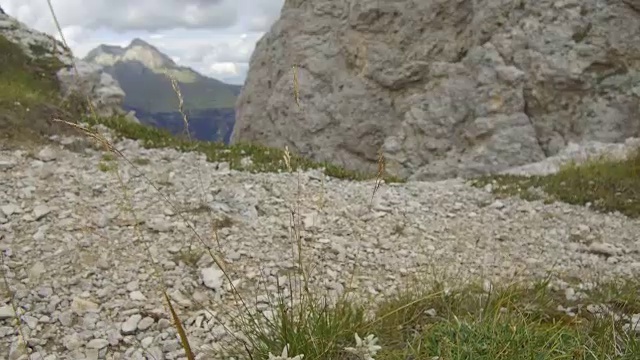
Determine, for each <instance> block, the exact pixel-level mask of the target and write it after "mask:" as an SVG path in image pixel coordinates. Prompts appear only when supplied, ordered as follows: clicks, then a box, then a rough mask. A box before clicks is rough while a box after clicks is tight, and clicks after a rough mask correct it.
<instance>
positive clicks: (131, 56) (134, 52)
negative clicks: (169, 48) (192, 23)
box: [84, 38, 178, 72]
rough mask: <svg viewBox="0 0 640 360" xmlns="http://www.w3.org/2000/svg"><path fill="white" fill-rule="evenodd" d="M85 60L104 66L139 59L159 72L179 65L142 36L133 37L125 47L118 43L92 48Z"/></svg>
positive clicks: (138, 60)
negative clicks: (141, 37)
mask: <svg viewBox="0 0 640 360" xmlns="http://www.w3.org/2000/svg"><path fill="white" fill-rule="evenodd" d="M84 60H86V61H90V62H94V63H97V64H100V65H102V66H112V65H114V64H115V63H117V62H129V61H137V62H140V63H142V64H143V65H144V66H145V67H147V68H149V69H151V70H154V71H158V72H164V71H166V70H167V69H175V68H177V67H178V65H176V63H175V62H174V61H173V60H172V59H171V58H170V57H169V56H167V55H165V54H164V53H163V52H161V51H160V50H158V48H156V47H155V46H153V45H151V44H149V43H148V42H146V41H144V40H142V39H140V38H135V39H133V40H132V41H131V43H129V45H127V47H125V48H123V47H121V46H117V45H104V44H103V45H99V46H98V47H96V48H95V49H93V50H91V51H90V52H89V53H88V54H87V56H86V57H85V58H84Z"/></svg>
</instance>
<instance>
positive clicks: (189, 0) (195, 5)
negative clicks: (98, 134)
mask: <svg viewBox="0 0 640 360" xmlns="http://www.w3.org/2000/svg"><path fill="white" fill-rule="evenodd" d="M46 1H47V0H5V1H3V2H2V7H3V9H4V10H5V11H6V12H7V13H8V14H9V15H11V16H13V17H15V18H17V19H18V20H20V21H22V22H24V23H25V24H27V25H29V26H31V27H33V28H35V29H37V30H40V31H44V32H47V33H49V34H52V35H54V36H56V37H57V38H59V35H58V31H57V29H56V26H55V23H54V20H53V17H52V16H51V13H50V10H49V7H48V6H47V5H46ZM51 1H52V6H53V8H54V10H55V12H56V16H57V18H58V20H59V22H60V27H61V28H62V33H63V35H64V37H65V40H66V41H67V43H68V44H69V46H70V47H71V49H72V50H73V51H74V53H75V55H76V56H78V57H83V56H85V55H86V53H87V52H88V51H90V50H91V49H93V48H94V47H96V46H98V45H100V44H109V45H120V46H126V45H127V44H128V43H129V42H130V41H131V40H132V39H133V38H136V37H139V38H141V39H143V40H145V41H147V42H149V43H150V44H152V45H154V46H156V47H157V48H158V49H159V50H160V51H162V52H165V53H166V54H167V55H169V56H170V57H171V58H173V59H174V60H175V61H176V62H177V63H179V64H180V65H183V66H189V67H192V68H194V69H195V70H197V71H199V72H202V73H203V74H205V75H208V76H213V77H216V78H218V79H220V80H222V81H230V82H233V83H237V84H240V83H242V82H243V81H244V78H245V77H246V71H247V69H248V62H249V58H250V56H251V53H252V52H253V49H254V46H255V43H256V41H257V40H258V39H259V38H260V37H261V36H262V34H264V32H265V31H267V30H268V29H269V27H270V26H271V24H272V23H273V22H274V21H275V20H276V19H277V17H278V15H279V13H280V8H281V7H282V4H283V2H284V0H91V1H85V0H51Z"/></svg>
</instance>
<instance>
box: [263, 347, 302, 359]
mask: <svg viewBox="0 0 640 360" xmlns="http://www.w3.org/2000/svg"><path fill="white" fill-rule="evenodd" d="M303 357H304V354H300V355H296V356H294V357H292V358H290V357H289V344H287V345H285V346H284V349H282V354H281V355H280V356H275V355H273V354H272V353H269V360H302V358H303Z"/></svg>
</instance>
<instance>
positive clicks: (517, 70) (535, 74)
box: [232, 0, 640, 179]
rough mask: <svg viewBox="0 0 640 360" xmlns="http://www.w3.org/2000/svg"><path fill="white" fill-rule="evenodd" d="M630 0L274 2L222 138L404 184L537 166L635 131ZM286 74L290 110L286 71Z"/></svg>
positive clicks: (637, 110)
mask: <svg viewBox="0 0 640 360" xmlns="http://www.w3.org/2000/svg"><path fill="white" fill-rule="evenodd" d="M637 3H638V2H637V1H630V0H627V1H622V0H620V1H609V2H602V1H598V0H584V1H578V0H556V1H551V0H535V1H534V0H520V1H506V0H481V1H471V0H455V1H424V0H395V1H373V0H361V1H353V0H331V1H328V0H326V1H313V2H311V1H299V0H298V1H294V0H291V1H286V2H285V5H284V7H283V10H282V13H281V16H280V19H279V20H278V21H277V22H276V23H275V24H274V25H273V26H272V28H271V30H270V31H269V32H268V33H267V34H266V35H265V36H264V37H263V38H262V39H261V40H260V41H259V42H258V44H257V46H256V50H255V52H254V54H253V56H252V58H251V63H250V70H249V74H248V77H247V81H246V84H245V86H244V89H243V91H242V93H241V96H240V98H239V99H238V103H237V107H238V108H237V113H236V127H235V129H234V134H233V137H232V141H235V142H238V141H252V142H258V143H262V144H265V145H270V146H278V147H282V146H284V145H288V146H289V148H290V149H292V150H294V151H296V152H298V153H301V154H303V155H307V156H311V157H313V158H315V159H316V160H327V161H331V162H334V163H337V164H341V165H345V166H347V167H350V168H355V169H360V170H368V171H372V170H374V169H375V165H374V163H375V161H376V157H377V152H378V150H379V149H380V148H382V150H383V153H384V155H385V157H386V158H387V164H388V166H387V169H388V171H390V172H392V173H394V174H398V175H401V176H406V177H409V178H411V179H433V178H446V177H454V176H471V175H477V174H485V173H490V172H499V171H503V170H505V169H509V168H513V167H517V166H522V165H526V164H529V163H534V162H539V161H542V160H544V159H545V158H546V157H549V156H553V155H555V154H557V153H558V152H559V151H561V150H562V149H563V148H565V147H566V146H567V144H569V143H576V144H581V143H584V142H590V141H596V142H601V143H617V142H622V141H624V140H625V139H627V138H629V137H633V136H638V135H639V134H640V122H639V121H638V119H639V118H640V105H639V104H640V101H639V100H640V99H639V96H640V73H639V70H640V62H639V61H638V60H637V59H639V58H640V42H638V41H637V39H638V38H639V36H640V26H639V25H640V13H638V12H637V11H634V8H637V7H638V6H637V5H638V4H637ZM294 65H297V66H299V68H298V85H299V86H298V87H299V93H300V95H299V99H300V108H298V106H297V105H296V102H295V100H294V94H293V93H294V91H293V86H292V66H294Z"/></svg>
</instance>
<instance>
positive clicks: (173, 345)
mask: <svg viewBox="0 0 640 360" xmlns="http://www.w3.org/2000/svg"><path fill="white" fill-rule="evenodd" d="M62 143H63V145H64V146H62V145H61V146H57V145H55V146H49V147H46V148H43V149H41V150H36V151H34V152H33V153H32V154H30V153H27V152H26V151H2V152H0V248H1V250H2V251H3V253H4V257H3V261H4V262H3V264H2V266H3V268H4V270H5V279H6V284H8V287H9V289H7V286H6V284H3V285H0V354H2V356H5V354H6V356H7V358H8V359H12V360H14V359H27V358H31V359H40V358H43V359H85V358H86V359H145V358H149V359H152V358H155V359H158V360H159V359H180V358H182V357H183V353H182V351H181V350H180V348H179V342H178V340H177V336H176V333H175V330H174V329H173V328H172V327H171V324H170V321H169V317H168V312H167V310H166V309H165V308H164V305H163V298H162V295H161V294H162V290H163V289H164V288H165V287H166V289H167V291H168V293H169V294H170V296H171V298H172V299H173V300H174V303H175V304H176V308H177V311H178V312H179V314H180V316H181V318H182V319H183V320H184V319H186V321H185V323H186V330H187V332H188V334H189V336H190V339H191V341H192V348H193V349H194V351H195V352H197V353H200V356H205V354H207V351H211V350H214V351H215V350H216V349H217V348H218V347H220V346H222V345H224V344H225V343H226V342H227V341H229V340H230V338H231V336H230V335H229V332H228V331H226V330H225V326H228V325H229V317H230V316H231V315H230V314H233V312H234V310H236V311H237V310H238V309H239V306H237V304H236V302H235V301H234V300H233V296H232V293H231V291H230V285H229V283H228V281H227V278H225V277H224V276H223V275H222V272H221V271H220V269H219V268H218V267H217V265H216V264H215V263H214V262H213V260H212V259H211V258H210V257H209V256H202V257H200V258H199V259H198V257H197V256H195V255H199V254H201V253H202V251H204V250H205V249H206V248H211V249H212V250H213V251H214V252H216V253H220V254H222V255H221V257H222V258H223V259H224V263H225V264H226V269H227V270H228V274H229V276H230V278H231V280H232V281H233V284H234V286H236V287H237V288H238V290H239V291H240V292H241V293H242V294H244V295H245V299H247V301H248V303H249V306H250V307H252V308H257V309H260V310H264V311H268V310H267V308H268V306H267V305H266V304H265V301H266V300H267V299H268V294H269V293H274V292H276V290H277V287H278V284H280V286H283V285H286V283H287V281H288V279H289V275H290V274H291V273H293V270H295V260H294V250H295V246H294V245H293V244H292V240H291V239H292V235H291V226H290V219H291V209H292V205H294V204H295V203H296V199H299V203H300V204H301V205H300V209H299V210H300V212H299V214H300V215H301V216H300V218H301V223H302V226H303V228H304V230H303V231H302V234H301V235H302V238H303V241H302V243H303V248H304V253H303V256H304V263H305V264H308V265H309V266H310V267H311V268H312V271H311V274H312V276H311V282H312V284H313V286H314V288H316V289H325V290H328V291H329V292H330V293H333V294H338V293H341V292H343V291H344V290H345V289H346V288H349V289H352V290H354V291H355V292H356V293H359V294H362V295H384V294H385V293H388V292H393V291H394V290H396V289H398V287H400V286H401V285H402V284H404V283H406V282H407V281H409V280H410V279H412V278H413V276H414V275H416V274H418V275H419V274H423V273H432V272H433V271H435V272H436V273H441V272H447V273H448V274H454V275H456V276H463V277H468V276H471V277H480V278H483V279H487V280H491V281H497V280H499V279H501V278H502V279H505V278H513V277H532V276H534V277H535V276H544V275H546V273H547V272H548V271H553V272H555V273H559V274H562V275H566V276H572V277H577V278H587V277H591V276H600V277H617V276H622V275H637V274H638V273H640V253H639V250H640V244H639V243H638V241H637V234H640V222H639V221H637V220H632V219H629V218H626V217H624V216H622V215H619V214H608V215H604V214H599V213H595V212H593V211H590V210H589V209H587V208H584V207H579V206H572V205H567V204H561V203H556V204H543V203H541V202H526V201H523V200H520V199H516V198H510V199H502V200H499V199H497V198H496V197H495V196H494V195H492V194H491V193H490V191H488V189H477V188H473V187H471V186H469V185H467V184H465V183H464V182H463V181H462V180H456V179H454V180H447V181H439V182H413V183H408V184H384V185H383V186H382V187H381V188H380V190H379V191H378V193H377V194H376V196H375V198H374V201H373V205H372V206H371V207H369V204H370V201H371V195H372V190H373V187H374V183H373V182H352V181H344V180H336V179H331V178H327V177H325V176H324V175H323V174H322V173H320V172H318V171H309V172H305V173H301V174H300V176H298V175H295V174H284V173H283V174H251V173H248V172H238V171H230V170H229V169H228V165H227V164H224V163H223V164H216V163H207V162H206V161H205V160H204V157H203V156H201V155H198V154H195V153H180V152H177V151H174V150H171V149H162V150H159V149H156V150H146V149H143V148H142V147H140V146H139V145H138V144H137V143H136V142H133V141H129V140H126V141H122V142H119V143H117V147H118V148H119V149H121V150H122V152H123V153H124V154H125V155H126V156H127V157H128V158H129V159H131V160H135V162H136V163H137V164H138V165H136V166H137V167H138V168H139V169H140V170H141V171H142V173H144V176H141V175H140V174H139V173H138V171H136V170H135V169H134V168H133V167H132V166H130V165H129V164H127V163H125V162H123V161H118V163H119V164H120V165H119V171H120V175H121V181H122V183H124V184H125V185H126V188H127V189H128V190H127V194H128V200H127V197H126V196H125V194H124V192H123V189H122V185H121V183H120V180H119V179H118V177H117V176H116V173H115V172H114V171H104V170H106V168H107V167H108V166H109V164H114V162H113V161H112V162H109V161H104V160H101V159H102V157H103V155H104V153H102V152H99V151H96V150H94V149H92V148H91V147H88V148H86V149H84V150H78V149H76V150H75V151H72V150H73V148H82V146H76V145H74V144H78V142H77V141H76V142H72V140H69V139H66V140H63V141H62ZM147 180H150V181H151V182H152V183H154V184H156V187H157V189H158V190H159V191H160V193H159V192H158V191H157V190H156V189H154V187H152V186H150V185H149V183H148V182H147ZM298 181H300V194H299V195H298V193H297V192H298ZM161 194H164V195H161ZM163 196H166V197H167V198H166V199H163ZM172 204H173V206H172ZM130 205H131V206H132V207H133V209H134V213H135V216H134V215H132V214H131V212H129V211H128V209H127V207H128V206H130ZM213 223H216V224H218V227H219V228H220V229H219V230H218V231H217V233H218V237H217V240H216V237H215V236H214V231H213V229H214V226H212V224H213ZM135 224H138V225H139V226H135ZM190 225H192V226H190ZM194 230H195V232H194ZM196 233H197V234H199V235H198V236H196ZM356 264H357V267H356V266H355V265H356ZM354 267H355V276H353V277H352V274H353V273H354ZM9 290H11V291H13V292H14V295H15V298H14V302H13V304H15V305H16V306H17V311H18V313H19V315H21V318H22V326H21V327H20V328H21V330H22V332H23V334H24V336H25V337H26V338H27V340H28V345H29V349H27V350H26V351H27V352H28V353H30V354H31V355H30V357H28V356H27V355H23V354H24V353H25V350H24V349H22V348H20V346H18V344H19V342H18V341H17V339H18V335H19V333H18V331H17V327H16V326H13V325H12V324H13V322H14V321H15V318H14V308H13V306H12V302H11V301H10V292H9ZM282 291H285V292H286V289H285V290H282ZM143 348H144V349H145V350H142V349H143Z"/></svg>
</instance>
